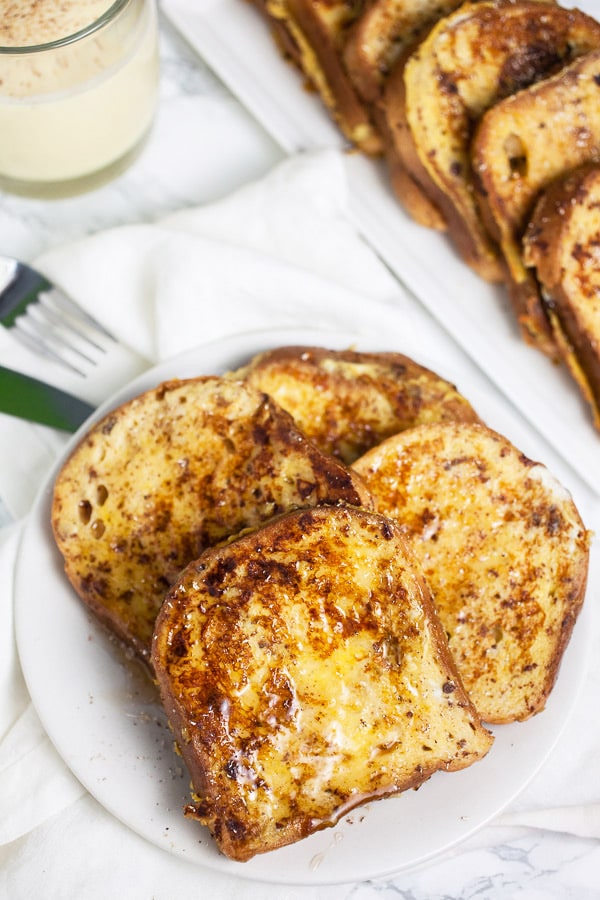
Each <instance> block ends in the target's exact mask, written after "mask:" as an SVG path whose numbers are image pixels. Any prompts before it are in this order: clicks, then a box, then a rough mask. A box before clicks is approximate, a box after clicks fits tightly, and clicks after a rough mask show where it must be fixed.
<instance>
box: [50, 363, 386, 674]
mask: <svg viewBox="0 0 600 900" xmlns="http://www.w3.org/2000/svg"><path fill="white" fill-rule="evenodd" d="M338 501H346V502H349V503H355V504H360V503H363V502H364V503H368V502H369V498H368V496H367V493H366V491H365V490H364V489H363V488H362V486H361V484H360V483H359V479H358V478H357V476H355V475H353V474H351V473H350V472H349V471H348V470H347V469H346V468H345V467H344V466H343V465H342V464H341V463H339V462H338V461H336V460H334V459H332V458H331V457H328V456H326V455H325V454H323V453H321V452H320V451H319V450H318V449H317V448H316V447H315V446H314V445H312V444H311V443H310V442H309V441H308V440H307V439H306V438H305V437H304V435H302V434H301V433H300V432H299V431H298V429H297V427H296V426H295V425H294V422H293V420H292V419H291V417H290V416H289V415H288V413H286V412H285V411H284V410H282V409H280V408H279V407H278V406H277V405H276V404H275V403H274V402H273V401H272V400H270V399H269V398H268V397H266V396H265V395H264V394H261V393H260V392H258V391H254V390H252V388H250V387H248V386H245V385H241V384H239V383H236V382H234V381H226V380H222V379H219V378H212V377H206V378H198V379H191V380H187V381H170V382H166V383H164V384H162V385H160V386H158V387H157V388H156V389H153V390H150V391H147V392H146V393H144V394H142V395H141V396H139V397H136V398H134V399H132V400H130V401H128V402H127V403H125V404H124V405H123V406H121V407H119V408H118V409H115V410H114V411H113V412H110V413H108V415H107V416H105V417H104V418H103V419H102V420H101V421H100V422H98V423H97V424H96V425H94V426H93V427H92V428H91V430H90V431H89V433H88V434H87V435H86V436H85V437H84V438H83V440H82V441H81V442H80V444H79V445H78V446H77V448H76V449H75V450H74V452H73V453H72V454H71V456H70V457H69V459H68V460H67V461H66V463H65V464H64V466H63V467H62V469H61V471H60V472H59V474H58V477H57V479H56V482H55V487H54V496H53V505H52V527H53V530H54V536H55V539H56V543H57V545H58V548H59V550H60V551H61V553H62V555H63V557H64V563H65V571H66V574H67V576H68V578H69V580H70V581H71V583H72V584H73V586H74V588H75V590H76V591H77V593H78V594H79V596H80V597H81V598H82V599H83V601H84V602H85V603H86V604H87V605H88V606H89V607H90V608H91V610H92V611H93V612H94V613H95V614H96V615H97V616H98V617H99V618H100V619H101V620H102V621H103V622H104V623H105V624H106V625H108V626H109V628H111V629H112V630H113V631H114V632H115V633H116V634H117V635H118V636H119V637H120V638H122V639H123V640H124V641H125V642H126V643H127V644H129V645H130V646H131V647H132V648H133V649H134V650H135V651H136V652H137V653H138V654H139V655H140V656H141V657H142V658H143V659H144V660H146V661H147V660H148V658H149V654H150V645H151V638H152V632H153V629H154V622H155V619H156V615H157V613H158V610H159V609H160V605H161V603H162V600H163V598H164V595H165V593H166V591H167V589H168V587H169V586H170V585H171V584H172V583H173V581H174V580H175V578H176V577H177V576H178V574H179V572H180V571H181V569H182V568H183V567H184V566H185V565H186V564H187V563H188V562H190V560H192V559H195V558H196V557H197V556H198V555H199V554H200V553H201V552H202V550H203V549H205V548H206V547H207V546H210V545H213V544H215V543H217V542H218V541H221V540H223V539H226V538H228V537H229V536H231V535H232V534H235V533H237V532H238V531H240V530H241V529H243V528H247V527H253V526H256V525H258V524H259V523H261V522H262V521H264V520H266V519H268V518H269V517H271V516H272V515H275V514H277V513H280V512H282V511H284V510H288V509H293V508H295V507H302V506H310V505H313V504H315V503H321V502H330V503H336V502H338Z"/></svg>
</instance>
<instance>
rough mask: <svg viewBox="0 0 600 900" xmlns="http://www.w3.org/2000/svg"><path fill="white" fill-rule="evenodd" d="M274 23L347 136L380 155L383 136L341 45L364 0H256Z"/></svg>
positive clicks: (286, 50) (285, 47)
mask: <svg viewBox="0 0 600 900" xmlns="http://www.w3.org/2000/svg"><path fill="white" fill-rule="evenodd" d="M255 5H257V6H258V8H259V9H260V10H261V11H262V13H263V14H264V15H266V16H267V18H268V19H269V20H270V21H271V22H272V23H273V25H274V27H275V35H276V38H277V40H278V43H279V45H280V47H281V48H282V49H283V51H284V54H285V55H287V56H289V58H290V59H291V60H292V61H293V62H294V63H295V64H296V66H297V67H298V68H299V69H300V71H301V72H302V73H303V74H304V76H305V77H306V79H307V80H308V81H309V83H310V84H312V86H313V88H314V89H315V90H316V91H317V93H318V94H319V96H320V98H321V100H322V102H323V103H324V105H325V107H326V108H327V110H328V111H329V113H330V115H331V116H332V118H333V119H334V120H335V121H336V123H337V124H338V126H339V128H340V130H341V131H342V132H343V134H344V135H345V137H346V138H347V139H348V140H349V141H350V142H351V143H352V144H353V145H354V146H356V147H358V148H359V149H360V150H361V151H362V152H363V153H365V154H367V155H369V156H377V155H379V154H380V153H381V151H382V144H381V138H380V135H379V133H378V131H377V128H376V126H375V124H374V122H373V120H372V118H371V115H370V112H369V109H368V107H367V106H366V105H365V104H364V103H363V101H362V99H361V98H360V97H359V95H358V93H357V91H356V90H355V88H354V85H353V84H352V82H351V80H350V78H349V77H348V73H347V72H346V69H345V67H344V64H343V61H342V48H343V44H344V41H345V38H346V33H347V30H348V28H349V27H350V24H351V23H352V22H353V21H354V19H355V18H356V16H357V15H358V14H359V12H360V10H361V8H362V0H355V2H353V3H346V2H343V0H256V2H255Z"/></svg>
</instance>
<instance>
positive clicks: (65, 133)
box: [0, 0, 159, 197]
mask: <svg viewBox="0 0 600 900" xmlns="http://www.w3.org/2000/svg"><path fill="white" fill-rule="evenodd" d="M158 75H159V65H158V27H157V12H156V3H155V0H116V2H108V0H21V2H17V0H0V135H2V139H1V140H0V187H1V188H4V189H6V190H10V191H14V192H16V193H21V194H29V195H32V196H42V197H51V196H63V195H68V194H72V193H78V192H80V191H82V190H86V189H88V188H91V187H94V186H95V185H97V184H100V183H102V182H104V181H106V180H107V179H108V178H110V177H113V176H114V175H116V174H117V173H118V172H120V171H121V170H122V169H123V168H124V167H125V166H126V165H127V164H128V163H129V162H130V160H131V159H132V158H133V157H134V156H135V154H136V152H137V151H138V149H139V148H140V146H141V145H142V143H143V141H144V138H145V137H146V135H147V133H148V131H149V129H150V127H151V124H152V120H153V117H154V111H155V105H156V96H157V88H158Z"/></svg>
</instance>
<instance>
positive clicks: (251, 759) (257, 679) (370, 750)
mask: <svg viewBox="0 0 600 900" xmlns="http://www.w3.org/2000/svg"><path fill="white" fill-rule="evenodd" d="M153 659H154V667H155V671H156V672H157V676H158V681H159V685H160V690H161V696H162V698H163V702H164V705H165V708H166V710H167V713H168V715H169V719H170V721H171V724H172V727H173V729H174V731H175V734H176V738H177V741H178V744H179V747H180V750H181V753H182V756H183V758H184V760H185V762H186V765H187V767H188V769H189V772H190V775H191V779H192V785H193V790H194V793H195V794H196V797H195V799H194V802H193V803H192V804H191V805H190V807H189V809H188V814H190V815H192V816H193V817H195V818H197V819H199V820H200V821H201V822H202V823H203V824H205V825H207V826H208V828H209V829H210V831H211V833H212V834H213V835H214V837H215V840H216V842H217V845H218V846H219V848H220V849H221V851H222V852H223V853H225V854H226V855H228V856H230V857H231V858H233V859H237V860H242V861H243V860H247V859H249V858H250V857H252V856H253V855H255V854H257V853H264V852H267V851H270V850H273V849H276V848H277V847H281V846H284V845H286V844H289V843H291V842H292V841H297V840H299V839H300V838H303V837H305V836H307V835H308V834H311V833H312V832H314V831H316V830H318V829H320V828H324V827H328V826H331V825H334V824H335V823H336V822H337V821H338V820H339V818H340V817H341V816H342V815H344V814H345V813H347V812H348V811H349V810H351V809H352V808H354V807H355V806H358V805H359V804H363V803H366V802H368V801H370V800H375V799H378V798H381V797H385V796H388V795H390V794H394V793H397V792H399V791H402V790H406V789H408V788H411V787H417V786H418V785H420V784H422V783H423V782H424V781H425V780H426V779H427V778H429V777H430V776H431V775H432V773H433V772H435V771H438V770H446V771H451V770H454V769H460V768H464V767H465V766H468V765H471V764H472V763H473V762H475V761H476V760H478V759H480V758H481V757H482V756H484V755H485V754H486V753H487V751H488V750H489V747H490V745H491V742H492V738H491V735H490V734H489V732H488V731H487V730H486V729H484V728H483V727H482V726H481V723H480V721H479V719H478V717H477V715H476V713H475V711H474V709H473V706H472V704H471V702H470V700H469V698H468V696H467V694H466V693H465V691H464V688H463V686H462V684H461V682H460V678H459V676H458V674H457V672H456V668H455V666H454V663H453V661H452V658H451V656H450V655H449V653H448V648H447V643H446V639H445V635H444V632H443V629H442V628H441V626H440V623H439V620H438V618H437V615H436V613H435V608H434V606H433V603H432V600H431V596H430V593H429V590H428V588H427V585H426V584H425V582H424V580H423V578H422V575H421V574H420V571H419V568H418V566H417V565H416V563H415V560H414V557H413V555H412V553H411V552H410V551H409V550H408V547H407V545H406V543H405V541H404V539H403V538H402V536H401V535H400V532H399V529H398V528H397V526H395V525H394V523H393V522H391V521H389V520H388V519H386V518H385V517H382V516H379V515H377V514H375V513H372V512H368V511H366V510H360V509H356V508H354V509H352V508H349V507H345V506H337V507H328V508H325V507H320V508H314V509H312V510H306V511H302V512H296V513H291V514H288V515H285V516H283V517H281V518H279V519H276V520H274V521H272V522H270V523H268V524H266V525H265V526H263V527H262V528H260V529H258V530H257V531H255V532H253V533H252V534H250V535H245V536H243V537H241V538H239V539H237V540H235V541H234V542H232V543H229V544H228V545H227V546H225V547H221V548H218V549H214V550H208V551H207V552H206V553H205V554H204V555H203V556H202V557H201V558H200V559H199V560H198V561H197V562H195V563H193V564H191V565H190V566H189V567H188V568H187V569H186V571H185V572H184V573H183V574H182V576H181V578H180V579H179V581H178V583H177V584H176V585H175V586H174V587H173V589H172V591H171V592H170V594H169V596H168V598H167V600H166V602H165V604H164V606H163V608H162V610H161V613H160V616H159V618H158V620H157V624H156V632H155V637H154V647H153Z"/></svg>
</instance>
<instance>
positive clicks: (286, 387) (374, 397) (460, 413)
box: [232, 346, 478, 464]
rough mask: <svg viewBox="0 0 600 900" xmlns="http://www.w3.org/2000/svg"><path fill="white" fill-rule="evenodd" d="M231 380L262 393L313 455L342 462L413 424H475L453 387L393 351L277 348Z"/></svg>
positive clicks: (472, 413) (474, 416) (470, 409)
mask: <svg viewBox="0 0 600 900" xmlns="http://www.w3.org/2000/svg"><path fill="white" fill-rule="evenodd" d="M232 377H234V378H238V379H243V380H244V381H245V382H246V384H249V385H251V386H252V387H253V388H255V389H256V390H260V391H264V392H265V393H267V394H269V396H271V397H272V398H273V399H274V400H275V401H276V402H277V403H278V404H279V405H280V406H282V407H283V408H284V409H286V410H287V411H288V412H289V413H290V414H291V415H292V417H293V418H294V421H295V422H296V424H297V425H298V427H299V428H300V429H301V430H302V432H303V433H304V434H306V435H307V436H308V437H309V438H310V439H311V440H312V441H313V442H314V443H315V444H317V446H318V447H319V448H320V449H321V450H323V451H324V452H326V453H330V454H333V455H334V456H336V457H339V458H340V459H341V460H343V461H344V462H345V463H347V464H349V463H351V462H353V461H354V460H355V459H357V458H358V457H359V456H362V454H363V453H365V452H366V451H367V450H369V449H370V448H371V447H373V446H374V445H375V444H378V443H379V442H380V441H382V440H383V439H384V438H386V437H389V436H390V435H392V434H396V432H398V431H403V430H404V429H405V428H411V427H413V426H414V425H418V424H421V423H424V422H433V421H445V420H450V421H455V420H460V421H467V422H475V421H478V416H477V413H476V412H475V410H474V409H473V407H472V406H471V404H470V403H469V402H468V400H466V399H465V397H463V396H462V395H461V394H460V393H459V392H458V390H457V389H456V387H455V386H454V385H453V384H450V382H448V381H446V380H445V379H443V378H441V377H440V376H439V375H437V374H436V373H435V372H432V371H431V370H430V369H427V368H425V367H424V366H421V365H419V364H418V363H416V362H415V361H414V360H412V359H410V358H409V357H407V356H404V355H403V354H401V353H368V352H360V351H356V350H328V349H325V348H322V347H305V346H301V347H279V348H277V349H275V350H268V351H266V352H264V353H261V354H258V356H256V357H254V358H253V359H252V360H250V362H249V363H248V364H247V365H246V366H244V367H243V368H241V369H238V370H237V371H235V372H234V373H233V375H232Z"/></svg>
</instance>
